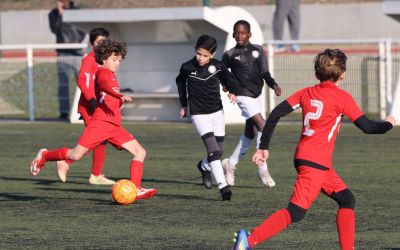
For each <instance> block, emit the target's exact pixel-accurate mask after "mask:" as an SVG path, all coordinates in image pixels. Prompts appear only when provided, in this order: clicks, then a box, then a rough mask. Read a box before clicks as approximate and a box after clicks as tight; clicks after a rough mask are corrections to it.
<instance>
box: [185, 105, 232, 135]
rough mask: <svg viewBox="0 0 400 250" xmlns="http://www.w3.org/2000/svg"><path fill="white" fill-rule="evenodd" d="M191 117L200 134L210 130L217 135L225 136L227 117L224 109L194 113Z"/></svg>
mask: <svg viewBox="0 0 400 250" xmlns="http://www.w3.org/2000/svg"><path fill="white" fill-rule="evenodd" d="M191 119H192V123H193V125H194V126H195V127H196V130H197V133H199V135H200V136H203V135H205V134H207V133H210V132H213V133H214V135H215V136H225V118H224V111H223V110H222V109H221V110H219V111H217V112H214V113H211V114H204V115H192V116H191Z"/></svg>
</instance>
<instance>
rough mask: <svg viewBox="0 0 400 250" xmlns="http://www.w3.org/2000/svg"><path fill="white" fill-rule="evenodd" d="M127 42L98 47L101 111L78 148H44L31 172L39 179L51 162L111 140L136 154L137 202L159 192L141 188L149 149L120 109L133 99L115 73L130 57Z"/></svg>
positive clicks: (133, 169) (107, 42)
mask: <svg viewBox="0 0 400 250" xmlns="http://www.w3.org/2000/svg"><path fill="white" fill-rule="evenodd" d="M126 52H127V51H126V45H125V43H121V42H115V41H111V40H103V41H102V42H100V43H99V44H98V46H96V47H95V48H94V54H95V58H96V62H97V63H98V64H100V65H102V67H100V68H99V69H98V71H97V73H96V80H95V93H96V100H97V104H96V105H97V108H96V109H95V111H94V113H93V115H92V119H91V120H90V122H89V124H88V125H87V126H86V128H85V130H84V131H83V133H82V135H81V137H80V138H79V141H78V144H77V145H76V146H75V148H73V149H70V148H58V149H54V150H47V149H41V150H40V151H39V153H38V154H37V156H36V157H35V159H34V160H33V161H32V163H31V166H30V171H31V174H32V175H33V176H36V175H37V174H38V173H39V172H40V170H41V168H42V167H43V166H44V164H45V163H46V162H47V161H60V160H73V161H77V160H79V159H80V158H82V156H84V155H85V154H86V153H87V152H88V151H89V150H90V149H92V148H94V147H96V146H97V145H99V144H101V143H103V142H104V141H107V142H109V143H111V144H112V145H114V146H115V147H116V148H117V149H125V150H126V151H128V152H129V153H131V154H132V155H133V158H132V161H131V163H130V180H131V181H132V182H133V183H134V184H135V185H136V187H137V198H136V199H149V198H151V197H152V196H153V195H155V194H156V193H157V190H155V189H145V188H143V187H142V186H141V180H142V175H143V161H144V159H145V157H146V151H145V149H144V148H143V147H142V146H141V145H140V144H139V142H138V141H137V140H136V138H135V137H134V136H133V135H132V134H130V133H129V132H128V131H127V130H125V129H124V128H123V127H122V124H121V120H122V117H121V111H120V107H121V105H122V104H123V103H124V102H130V101H132V98H131V97H129V96H125V95H122V94H120V92H119V83H118V80H117V77H116V76H115V72H116V71H117V69H118V68H119V66H120V63H121V61H122V59H124V58H125V55H126Z"/></svg>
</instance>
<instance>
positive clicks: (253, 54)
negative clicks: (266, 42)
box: [251, 50, 260, 58]
mask: <svg viewBox="0 0 400 250" xmlns="http://www.w3.org/2000/svg"><path fill="white" fill-rule="evenodd" d="M251 55H252V56H253V57H254V58H258V57H259V56H260V52H258V51H257V50H253V51H252V52H251Z"/></svg>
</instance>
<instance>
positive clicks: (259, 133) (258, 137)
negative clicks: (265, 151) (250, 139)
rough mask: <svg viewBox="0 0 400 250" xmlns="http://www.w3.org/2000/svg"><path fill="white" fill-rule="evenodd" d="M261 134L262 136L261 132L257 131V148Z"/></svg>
mask: <svg viewBox="0 0 400 250" xmlns="http://www.w3.org/2000/svg"><path fill="white" fill-rule="evenodd" d="M261 136H262V132H258V133H257V149H258V146H260V142H261Z"/></svg>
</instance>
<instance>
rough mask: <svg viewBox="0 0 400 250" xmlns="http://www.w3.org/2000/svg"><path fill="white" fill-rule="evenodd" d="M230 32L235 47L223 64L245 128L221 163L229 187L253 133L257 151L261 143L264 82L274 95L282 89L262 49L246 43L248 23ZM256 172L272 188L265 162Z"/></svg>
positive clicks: (273, 182) (239, 22)
mask: <svg viewBox="0 0 400 250" xmlns="http://www.w3.org/2000/svg"><path fill="white" fill-rule="evenodd" d="M233 32H234V33H233V37H234V38H235V40H236V42H237V44H236V46H235V47H234V48H232V49H230V50H229V51H227V52H225V54H224V55H223V57H222V62H223V63H224V64H225V65H226V66H227V67H228V68H230V69H231V71H232V75H233V77H234V79H235V81H236V82H237V83H238V90H237V104H238V106H239V108H240V109H241V110H242V116H243V117H244V118H245V119H246V126H245V130H244V134H242V135H241V137H240V140H239V143H238V144H237V146H236V148H235V150H234V151H233V152H232V155H231V156H230V157H229V158H227V159H224V160H223V161H222V165H223V168H224V170H225V177H226V181H227V182H228V184H229V185H231V186H233V185H234V183H235V175H234V171H235V170H236V165H237V164H238V163H239V161H240V159H241V158H242V156H243V155H244V154H245V153H246V152H247V150H248V149H249V145H250V143H251V141H252V140H253V138H254V137H255V136H256V134H257V148H258V144H259V142H260V137H261V131H262V129H263V128H264V124H265V120H264V117H263V116H262V115H261V112H262V108H261V105H262V100H261V97H262V96H261V93H262V88H263V86H264V81H265V82H266V83H267V85H268V86H269V87H270V88H271V89H273V90H274V91H275V94H276V95H277V96H280V95H281V88H280V87H279V86H278V84H276V82H275V80H274V79H273V78H272V77H271V74H270V73H269V72H268V63H267V58H266V57H265V55H264V50H263V48H262V47H261V46H259V45H254V44H251V43H250V41H249V39H250V37H251V32H250V24H249V23H248V22H247V21H244V20H240V21H237V22H236V23H235V25H234V26H233ZM258 173H259V176H260V178H261V181H262V182H263V183H264V184H265V185H267V186H269V187H273V186H275V181H274V180H273V179H272V177H271V175H270V173H269V171H268V166H267V163H266V162H263V163H262V164H261V165H260V166H258Z"/></svg>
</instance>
